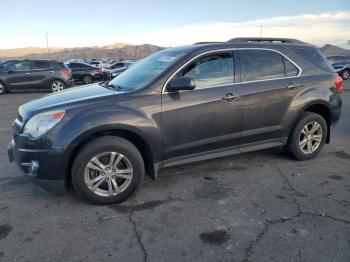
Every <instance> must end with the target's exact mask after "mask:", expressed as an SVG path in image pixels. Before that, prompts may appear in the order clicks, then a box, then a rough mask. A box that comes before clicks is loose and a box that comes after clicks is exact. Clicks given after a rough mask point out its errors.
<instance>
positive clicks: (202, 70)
mask: <svg viewBox="0 0 350 262" xmlns="http://www.w3.org/2000/svg"><path fill="white" fill-rule="evenodd" d="M180 76H189V77H192V78H193V79H194V81H195V82H196V89H200V88H207V87H214V86H223V85H229V84H233V81H234V80H233V78H234V71H233V56H232V53H231V52H224V53H216V54H212V55H206V56H203V57H201V58H199V59H198V60H196V61H195V62H193V63H192V64H190V65H189V66H187V67H186V68H185V69H184V70H183V71H182V72H181V73H180Z"/></svg>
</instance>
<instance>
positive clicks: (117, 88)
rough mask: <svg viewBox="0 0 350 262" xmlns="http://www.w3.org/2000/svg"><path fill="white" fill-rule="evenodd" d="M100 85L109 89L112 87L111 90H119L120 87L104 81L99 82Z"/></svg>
mask: <svg viewBox="0 0 350 262" xmlns="http://www.w3.org/2000/svg"><path fill="white" fill-rule="evenodd" d="M100 85H101V86H103V87H105V88H109V89H113V90H121V89H122V88H121V87H120V86H118V85H113V84H111V83H108V82H105V83H100Z"/></svg>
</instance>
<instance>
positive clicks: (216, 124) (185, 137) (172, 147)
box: [162, 51, 242, 166]
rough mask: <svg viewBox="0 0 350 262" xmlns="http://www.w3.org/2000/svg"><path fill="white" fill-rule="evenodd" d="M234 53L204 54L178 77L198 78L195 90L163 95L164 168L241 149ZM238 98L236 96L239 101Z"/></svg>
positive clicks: (239, 105) (165, 92) (164, 92)
mask: <svg viewBox="0 0 350 262" xmlns="http://www.w3.org/2000/svg"><path fill="white" fill-rule="evenodd" d="M234 68H235V66H234V59H233V52H232V51H219V52H215V53H210V54H207V55H203V56H201V57H199V58H198V59H196V60H195V61H194V62H192V63H190V64H189V65H188V66H186V67H185V68H184V69H182V70H181V71H180V72H179V73H178V74H177V75H176V76H175V77H179V76H188V77H191V78H193V79H194V81H195V83H196V87H195V89H194V90H186V91H185V90H182V91H177V92H167V90H163V93H162V138H163V155H164V159H165V161H164V166H170V165H172V164H171V163H172V162H181V161H182V162H186V161H187V160H189V159H191V158H196V157H197V158H198V157H199V158H200V157H201V156H204V157H205V156H208V155H210V154H215V153H220V151H221V152H222V151H225V150H231V151H232V150H238V147H239V141H240V133H241V125H242V107H241V102H240V100H239V99H231V98H232V97H233V96H236V95H235V94H236V93H239V92H240V91H239V89H240V85H234V74H235V70H234ZM237 97H238V96H236V98H237Z"/></svg>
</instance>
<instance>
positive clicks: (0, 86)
mask: <svg viewBox="0 0 350 262" xmlns="http://www.w3.org/2000/svg"><path fill="white" fill-rule="evenodd" d="M5 93H6V86H5V85H4V84H3V83H1V82H0V95H4V94H5Z"/></svg>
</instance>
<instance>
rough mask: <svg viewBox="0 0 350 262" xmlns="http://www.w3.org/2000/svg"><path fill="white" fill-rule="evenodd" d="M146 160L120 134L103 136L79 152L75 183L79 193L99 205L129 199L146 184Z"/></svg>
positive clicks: (74, 169)
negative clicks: (144, 179)
mask: <svg viewBox="0 0 350 262" xmlns="http://www.w3.org/2000/svg"><path fill="white" fill-rule="evenodd" d="M144 173H145V169H144V162H143V158H142V156H141V154H140V152H139V151H138V149H137V148H136V147H135V146H134V145H133V144H132V143H130V142H129V141H128V140H125V139H123V138H120V137H111V136H106V137H100V138H96V139H95V140H93V141H91V142H90V143H88V144H87V145H86V146H85V147H84V148H83V149H82V150H81V151H80V152H79V154H78V156H77V158H76V159H75V161H74V164H73V168H72V182H73V186H74V188H75V190H76V191H77V192H78V194H79V195H80V196H81V197H82V198H84V199H86V200H89V201H91V202H94V203H97V204H109V203H119V202H122V201H124V200H126V199H127V198H128V197H129V196H130V195H131V194H132V193H134V192H135V191H136V189H137V188H138V187H139V186H140V185H141V184H142V182H143V178H144Z"/></svg>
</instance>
